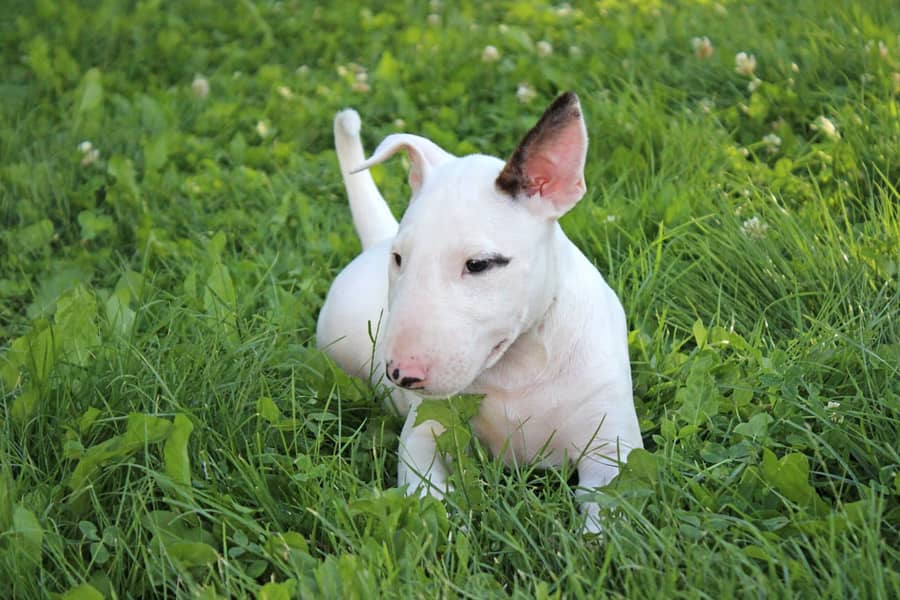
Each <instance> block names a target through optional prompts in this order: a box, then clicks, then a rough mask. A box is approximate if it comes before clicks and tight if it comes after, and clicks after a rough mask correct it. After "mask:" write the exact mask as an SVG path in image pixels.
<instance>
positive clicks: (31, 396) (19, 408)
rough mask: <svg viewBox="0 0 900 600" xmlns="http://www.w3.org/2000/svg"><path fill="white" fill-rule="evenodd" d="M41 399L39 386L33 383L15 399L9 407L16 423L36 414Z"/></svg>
mask: <svg viewBox="0 0 900 600" xmlns="http://www.w3.org/2000/svg"><path fill="white" fill-rule="evenodd" d="M39 401H40V395H39V394H38V390H37V388H36V387H35V386H33V385H28V386H26V387H25V389H23V390H22V391H21V392H20V393H19V395H18V396H16V399H15V400H13V402H12V405H11V406H10V409H9V416H10V417H11V418H12V420H13V421H15V422H16V423H19V424H22V423H25V422H27V421H28V420H29V419H31V417H33V416H34V413H35V411H36V410H37V407H38V402H39Z"/></svg>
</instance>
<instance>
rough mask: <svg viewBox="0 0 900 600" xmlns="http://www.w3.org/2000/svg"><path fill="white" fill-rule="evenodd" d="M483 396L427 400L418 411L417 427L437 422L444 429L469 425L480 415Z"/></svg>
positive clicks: (420, 405)
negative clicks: (470, 421) (425, 423)
mask: <svg viewBox="0 0 900 600" xmlns="http://www.w3.org/2000/svg"><path fill="white" fill-rule="evenodd" d="M482 398H483V396H480V395H468V396H454V397H453V398H449V399H433V398H426V399H425V400H423V401H422V403H421V404H419V407H418V408H417V409H416V425H421V424H422V423H424V422H425V421H437V422H438V423H440V424H441V425H443V426H444V427H451V426H453V425H455V424H461V423H468V422H469V419H471V418H472V417H474V416H475V415H477V414H478V409H479V407H480V406H481V400H482Z"/></svg>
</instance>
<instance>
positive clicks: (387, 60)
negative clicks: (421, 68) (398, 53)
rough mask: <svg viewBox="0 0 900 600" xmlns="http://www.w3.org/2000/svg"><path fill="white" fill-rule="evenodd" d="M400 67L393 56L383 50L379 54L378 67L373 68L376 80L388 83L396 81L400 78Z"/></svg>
mask: <svg viewBox="0 0 900 600" xmlns="http://www.w3.org/2000/svg"><path fill="white" fill-rule="evenodd" d="M402 66H403V65H402V64H401V63H400V62H399V61H398V60H397V59H396V58H394V55H393V54H391V52H390V50H385V51H384V52H382V53H381V59H379V61H378V66H377V67H375V76H376V77H377V78H378V79H382V80H384V81H388V82H394V81H397V80H398V79H399V77H400V72H401V70H402Z"/></svg>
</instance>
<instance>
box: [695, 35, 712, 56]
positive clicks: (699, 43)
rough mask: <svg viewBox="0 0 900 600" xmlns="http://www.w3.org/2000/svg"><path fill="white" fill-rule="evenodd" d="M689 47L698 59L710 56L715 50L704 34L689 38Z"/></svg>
mask: <svg viewBox="0 0 900 600" xmlns="http://www.w3.org/2000/svg"><path fill="white" fill-rule="evenodd" d="M691 47H692V48H693V49H694V56H696V57H697V58H699V59H700V60H705V59H707V58H710V57H711V56H712V55H713V52H715V49H714V48H713V45H712V42H711V41H709V38H708V37H706V36H703V37H702V38H701V37H695V38H691Z"/></svg>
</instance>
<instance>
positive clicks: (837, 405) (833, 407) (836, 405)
mask: <svg viewBox="0 0 900 600" xmlns="http://www.w3.org/2000/svg"><path fill="white" fill-rule="evenodd" d="M840 407H841V403H840V402H835V401H833V400H832V401H830V402H829V403H828V404H826V405H825V408H827V409H828V410H837V409H839V408H840Z"/></svg>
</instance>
